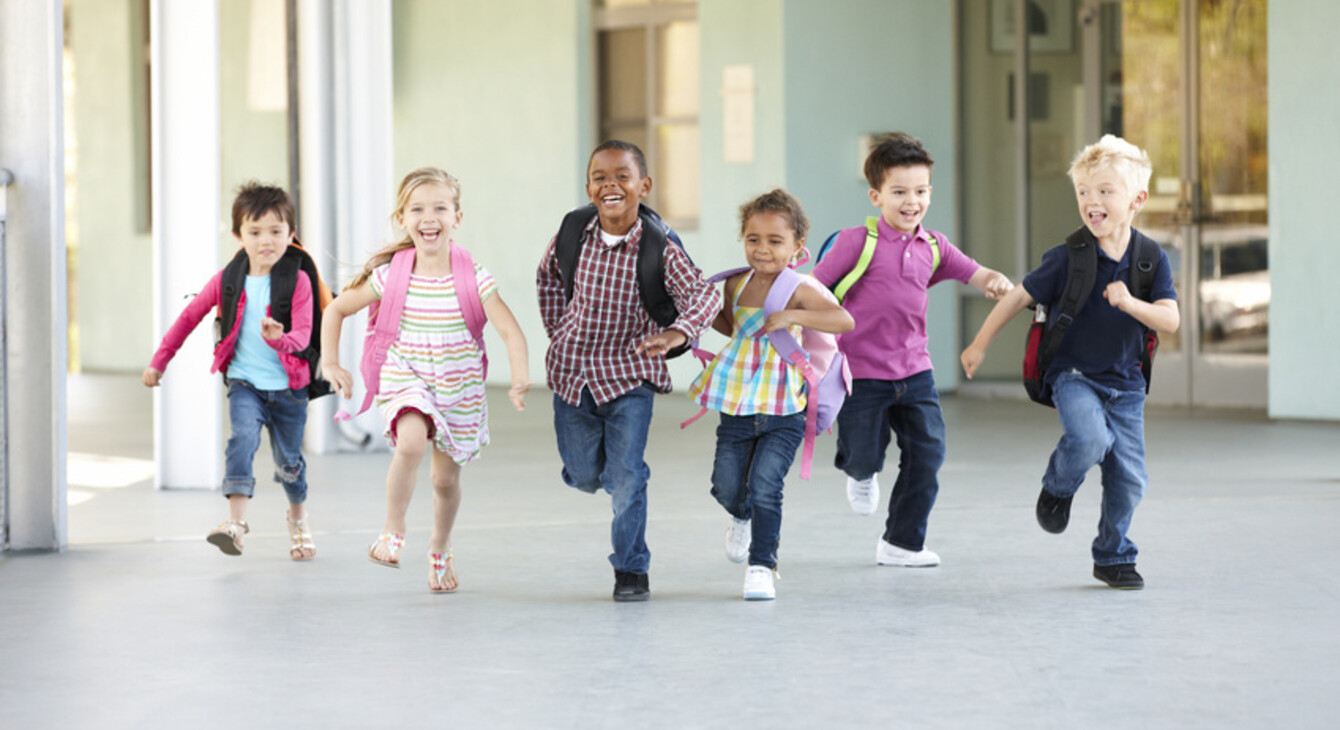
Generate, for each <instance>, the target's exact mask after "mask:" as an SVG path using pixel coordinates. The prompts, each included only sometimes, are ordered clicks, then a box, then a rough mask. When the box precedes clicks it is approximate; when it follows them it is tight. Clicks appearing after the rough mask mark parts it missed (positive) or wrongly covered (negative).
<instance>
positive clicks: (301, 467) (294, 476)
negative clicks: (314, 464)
mask: <svg viewBox="0 0 1340 730" xmlns="http://www.w3.org/2000/svg"><path fill="white" fill-rule="evenodd" d="M306 470H307V465H306V464H305V463H303V461H302V460H301V459H299V460H298V461H296V462H294V463H292V464H281V465H279V466H276V467H275V474H276V475H277V476H278V477H279V481H280V482H282V483H284V484H293V483H296V482H298V481H300V480H301V479H302V477H303V473H304V472H306Z"/></svg>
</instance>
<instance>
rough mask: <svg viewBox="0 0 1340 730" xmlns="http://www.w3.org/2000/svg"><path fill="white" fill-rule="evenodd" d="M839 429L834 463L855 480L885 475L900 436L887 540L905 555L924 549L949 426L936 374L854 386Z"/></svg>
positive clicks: (858, 382) (861, 382)
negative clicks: (888, 455) (886, 455)
mask: <svg viewBox="0 0 1340 730" xmlns="http://www.w3.org/2000/svg"><path fill="white" fill-rule="evenodd" d="M837 425H838V438H837V457H836V458H835V459H834V463H835V464H836V465H837V468H839V469H841V470H842V471H843V472H845V473H846V474H847V476H849V477H852V478H853V479H868V478H870V476H872V475H873V474H875V473H877V472H880V471H883V470H884V453H885V452H886V451H887V450H888V448H889V441H890V439H891V437H892V436H897V439H898V452H899V455H898V478H897V479H896V480H894V483H893V491H892V492H891V493H890V494H889V518H888V519H887V520H886V521H885V523H884V540H885V541H886V542H888V543H889V544H891V545H896V546H897V547H900V548H902V549H904V550H911V551H913V552H916V551H919V550H921V549H922V548H923V547H925V546H926V523H927V521H928V520H929V519H930V515H931V508H932V507H934V506H935V497H936V495H937V494H939V492H940V482H939V477H938V476H937V475H938V473H939V471H940V465H941V464H943V463H944V460H945V422H944V416H943V414H941V412H940V395H939V393H937V392H936V390H935V377H934V376H933V375H932V374H931V371H930V370H926V371H924V372H920V373H917V374H916V375H913V376H911V377H908V378H904V379H902V380H868V379H861V380H854V381H852V384H851V395H849V396H847V400H846V402H844V403H843V404H842V410H841V411H838V416H837Z"/></svg>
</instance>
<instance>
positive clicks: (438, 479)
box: [429, 471, 461, 497]
mask: <svg viewBox="0 0 1340 730" xmlns="http://www.w3.org/2000/svg"><path fill="white" fill-rule="evenodd" d="M429 479H430V480H431V482H432V484H433V491H434V492H436V493H437V494H438V495H439V496H443V497H446V496H451V495H453V494H455V493H456V492H458V491H460V488H461V473H460V472H459V471H456V472H455V473H452V474H432V475H430V477H429Z"/></svg>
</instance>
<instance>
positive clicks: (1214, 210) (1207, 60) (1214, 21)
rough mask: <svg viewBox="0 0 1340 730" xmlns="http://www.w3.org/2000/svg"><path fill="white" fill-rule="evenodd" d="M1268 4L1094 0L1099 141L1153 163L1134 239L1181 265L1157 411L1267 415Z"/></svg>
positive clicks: (1088, 36)
mask: <svg viewBox="0 0 1340 730" xmlns="http://www.w3.org/2000/svg"><path fill="white" fill-rule="evenodd" d="M1266 1H1267V0H1234V1H1225V0H1089V2H1086V3H1085V5H1084V6H1083V7H1082V9H1081V14H1080V19H1081V25H1082V27H1083V33H1084V37H1085V47H1086V49H1088V50H1087V51H1086V53H1085V54H1084V55H1085V59H1084V65H1085V77H1086V78H1085V90H1086V93H1085V105H1086V126H1088V127H1089V129H1088V130H1087V131H1088V132H1089V134H1087V135H1086V137H1096V136H1097V135H1098V134H1101V133H1107V132H1110V133H1113V134H1119V135H1122V136H1124V137H1126V138H1127V139H1129V140H1130V141H1131V142H1134V143H1135V144H1137V145H1139V146H1141V147H1144V148H1145V149H1146V150H1148V151H1149V154H1150V157H1151V159H1152V161H1153V163H1154V176H1153V179H1152V180H1151V182H1150V197H1149V202H1148V203H1147V204H1146V205H1145V208H1144V211H1143V212H1142V213H1141V214H1140V216H1139V217H1138V218H1137V219H1136V226H1137V227H1138V228H1140V229H1141V230H1144V231H1145V232H1146V233H1148V234H1150V235H1151V236H1152V237H1153V238H1154V239H1155V240H1157V241H1158V242H1159V243H1160V244H1161V245H1162V246H1163V247H1164V250H1165V251H1166V252H1167V254H1168V257H1169V259H1170V260H1171V262H1172V264H1173V271H1174V277H1175V280H1176V284H1177V290H1178V297H1179V299H1180V302H1181V308H1182V328H1181V330H1180V331H1179V332H1178V333H1177V334H1176V335H1173V336H1165V337H1164V338H1163V343H1162V347H1161V349H1160V352H1159V357H1158V365H1157V367H1156V368H1155V377H1154V387H1153V389H1152V391H1151V401H1153V402H1164V403H1186V404H1191V405H1208V406H1235V407H1250V408H1264V407H1265V406H1266V396H1267V393H1266V375H1267V366H1268V346H1267V336H1268V332H1269V313H1270V275H1269V262H1268V260H1267V258H1266V248H1267V245H1266V244H1267V239H1268V235H1267V230H1268V229H1267V212H1266V211H1267V205H1266V203H1267V199H1268V198H1267V194H1268V190H1267V183H1266V180H1267V162H1268V157H1267V149H1266V121H1267V115H1266V111H1267V110H1266V105H1265V100H1266V89H1267V79H1268V77H1267V69H1266Z"/></svg>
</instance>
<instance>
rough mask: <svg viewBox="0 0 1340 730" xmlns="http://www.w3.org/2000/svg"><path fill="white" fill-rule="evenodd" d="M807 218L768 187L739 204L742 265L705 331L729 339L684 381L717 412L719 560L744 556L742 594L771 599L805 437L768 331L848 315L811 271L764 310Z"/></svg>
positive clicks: (796, 381) (819, 326) (848, 323)
mask: <svg viewBox="0 0 1340 730" xmlns="http://www.w3.org/2000/svg"><path fill="white" fill-rule="evenodd" d="M808 229H809V220H808V219H807V218H806V217H805V211H804V210H802V209H801V207H800V202H799V201H797V200H796V199H795V198H793V197H791V195H789V194H788V193H787V192H786V191H785V190H780V189H778V190H773V191H772V192H770V193H767V194H765V195H761V196H759V197H757V198H755V199H754V200H751V201H749V202H748V203H745V204H744V205H743V206H741V207H740V234H741V237H742V238H743V239H744V254H745V259H746V260H747V261H748V262H749V270H748V271H746V272H744V273H740V274H736V275H734V276H731V277H730V278H728V279H726V281H725V284H724V286H723V288H722V293H723V295H724V296H723V305H722V308H721V313H720V314H718V315H717V318H716V320H715V321H714V322H713V323H712V327H713V328H714V329H716V330H717V331H718V332H721V333H722V334H725V335H728V336H730V338H731V340H730V342H729V343H727V344H726V346H725V347H724V348H722V349H721V352H720V353H718V354H717V356H716V358H715V359H713V360H712V361H711V362H710V363H708V365H707V368H706V369H705V370H703V372H702V374H701V375H699V376H698V379H697V380H695V381H694V382H693V385H691V386H690V387H689V397H691V398H693V399H694V400H696V401H697V402H698V403H699V404H701V405H702V406H703V407H704V408H711V409H713V410H717V411H720V412H721V423H720V425H719V426H718V427H717V447H716V460H715V462H714V464H713V466H712V496H713V497H716V500H717V502H719V503H720V504H721V506H722V507H724V508H725V510H726V512H728V513H729V514H730V516H731V523H730V525H729V526H728V527H727V528H726V557H727V558H728V559H729V560H730V561H731V562H733V563H742V562H744V561H745V559H746V558H748V561H749V567H748V568H747V569H746V571H745V580H744V597H745V599H746V600H770V599H772V598H774V597H775V596H776V592H775V589H774V586H773V576H774V573H775V572H776V569H777V545H778V543H779V541H780V534H781V527H782V480H783V478H784V477H785V476H786V473H787V471H788V470H790V468H791V462H792V461H794V460H795V458H796V450H797V449H798V448H799V447H800V444H801V441H803V440H804V438H805V403H806V401H805V398H806V393H805V391H804V385H805V379H804V377H803V376H802V375H801V373H800V372H799V371H798V370H797V369H796V368H795V367H794V366H792V365H790V364H788V363H787V361H786V360H784V359H782V357H781V356H780V355H778V354H777V351H776V350H774V349H773V347H772V344H771V343H770V342H769V340H768V334H769V333H771V332H776V331H777V330H788V329H789V330H791V333H792V335H793V336H794V337H795V338H796V340H799V339H800V330H801V328H802V327H807V328H809V329H812V330H817V331H819V332H829V333H832V334H840V333H842V332H848V331H850V330H851V329H852V328H853V327H854V326H855V323H854V322H853V321H852V318H851V315H850V314H847V311H846V310H845V309H843V308H842V307H841V306H839V305H838V303H837V300H836V299H835V298H833V295H832V294H830V293H829V292H828V290H827V289H825V288H824V287H823V285H822V284H820V283H819V282H818V281H816V280H815V279H813V278H812V277H810V276H805V277H804V278H803V281H802V284H801V285H800V286H798V287H796V290H795V293H794V294H792V295H791V300H790V301H789V302H787V305H786V308H785V309H782V310H780V311H777V312H773V313H772V314H771V315H768V314H767V313H766V312H765V311H764V310H763V304H764V301H765V300H766V299H767V297H768V290H769V289H770V288H771V287H772V283H773V281H774V280H775V279H776V278H777V275H778V274H779V273H781V272H782V271H783V270H785V269H786V268H788V267H794V266H795V265H796V261H797V258H798V257H799V256H800V254H801V252H802V251H803V250H804V245H805V233H806V232H807V231H808Z"/></svg>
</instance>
